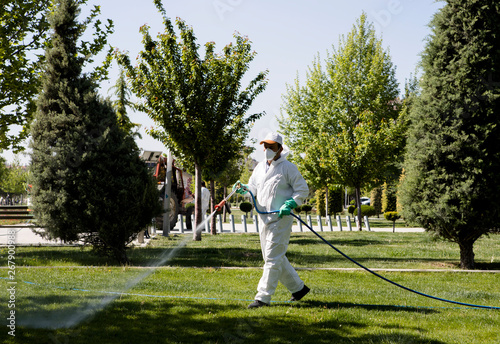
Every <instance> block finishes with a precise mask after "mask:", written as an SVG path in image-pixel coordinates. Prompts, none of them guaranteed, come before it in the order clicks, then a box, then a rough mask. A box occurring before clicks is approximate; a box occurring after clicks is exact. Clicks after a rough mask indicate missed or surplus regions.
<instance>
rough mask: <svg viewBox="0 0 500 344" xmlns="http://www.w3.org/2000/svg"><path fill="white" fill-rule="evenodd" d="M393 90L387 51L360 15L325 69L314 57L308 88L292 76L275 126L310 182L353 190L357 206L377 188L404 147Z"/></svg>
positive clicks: (401, 112)
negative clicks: (369, 189) (367, 189)
mask: <svg viewBox="0 0 500 344" xmlns="http://www.w3.org/2000/svg"><path fill="white" fill-rule="evenodd" d="M398 93H399V91H398V85H397V82H396V78H395V67H394V66H393V64H392V62H391V59H390V56H389V53H388V52H387V51H384V50H383V48H382V41H381V40H379V39H378V38H377V37H376V34H375V30H374V28H373V25H372V24H371V23H369V22H367V20H366V14H365V13H363V14H362V15H361V16H360V18H359V19H358V20H357V22H356V24H355V25H354V26H353V28H352V30H351V32H350V33H349V34H348V35H347V37H344V36H342V38H341V40H340V42H339V46H338V47H337V48H336V49H334V50H333V52H332V53H331V54H329V56H328V58H327V59H326V61H325V68H324V69H323V68H322V66H321V64H320V61H319V57H318V58H317V59H315V61H314V62H313V65H312V67H310V68H309V72H308V74H307V79H306V84H305V85H304V86H301V85H300V84H299V81H298V78H297V80H296V82H295V85H293V86H288V87H287V94H286V95H285V96H284V104H283V106H282V112H283V113H285V114H286V115H287V116H286V117H285V116H284V115H283V116H282V117H281V119H279V123H280V129H281V130H282V131H283V132H286V133H287V134H288V136H287V140H288V141H287V143H288V145H289V147H290V148H291V150H292V151H294V152H297V154H294V155H293V161H294V162H295V163H296V164H297V166H298V167H299V169H300V170H301V172H302V174H303V175H304V178H305V179H306V180H307V181H308V183H310V184H312V185H313V186H315V187H318V188H320V187H324V186H326V185H343V186H350V187H353V188H355V190H356V199H357V203H359V198H360V193H361V192H360V190H361V189H362V188H364V187H371V186H372V185H376V184H380V182H381V181H382V180H384V179H385V174H386V172H387V170H388V168H389V167H390V166H392V165H393V163H394V160H395V157H397V156H398V155H400V154H401V153H402V148H403V147H404V137H405V132H406V127H407V118H406V117H407V115H406V112H407V111H406V104H405V103H403V104H401V103H400V101H399V99H398ZM358 216H361V214H358ZM360 220H361V219H360ZM360 222H361V221H360Z"/></svg>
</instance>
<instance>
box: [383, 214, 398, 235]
mask: <svg viewBox="0 0 500 344" xmlns="http://www.w3.org/2000/svg"><path fill="white" fill-rule="evenodd" d="M384 217H385V219H386V220H388V221H392V231H393V232H394V231H395V230H396V220H399V219H400V218H401V215H399V214H398V212H397V211H387V212H385V213H384Z"/></svg>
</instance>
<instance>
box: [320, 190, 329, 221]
mask: <svg viewBox="0 0 500 344" xmlns="http://www.w3.org/2000/svg"><path fill="white" fill-rule="evenodd" d="M328 213H329V212H328V186H326V187H325V216H326V217H328ZM320 215H321V214H320Z"/></svg>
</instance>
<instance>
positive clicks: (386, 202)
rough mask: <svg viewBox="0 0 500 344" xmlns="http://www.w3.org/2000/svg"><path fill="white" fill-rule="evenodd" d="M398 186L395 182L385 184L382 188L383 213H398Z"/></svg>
mask: <svg viewBox="0 0 500 344" xmlns="http://www.w3.org/2000/svg"><path fill="white" fill-rule="evenodd" d="M396 203H397V186H396V183H395V182H390V183H387V182H386V183H384V186H383V188H382V212H383V213H385V212H388V211H396V210H397V209H396Z"/></svg>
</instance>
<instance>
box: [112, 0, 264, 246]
mask: <svg viewBox="0 0 500 344" xmlns="http://www.w3.org/2000/svg"><path fill="white" fill-rule="evenodd" d="M155 4H156V6H157V7H158V9H159V10H160V12H161V13H162V14H163V23H164V25H165V31H164V33H161V34H159V35H158V37H157V39H156V40H154V39H153V38H152V37H151V35H150V34H149V28H148V27H147V26H143V27H142V28H141V32H142V35H143V44H144V50H142V51H141V52H140V53H139V58H138V63H137V66H135V67H132V65H131V63H130V59H129V57H128V56H127V55H125V54H120V55H119V61H120V63H121V64H122V65H124V66H125V67H126V69H127V72H128V76H129V78H130V84H131V90H132V92H134V94H135V95H136V96H137V97H138V98H139V100H140V101H139V104H138V109H139V110H141V111H143V112H145V113H147V114H148V115H149V117H150V118H151V119H153V121H154V122H155V123H156V124H157V128H154V129H151V130H150V131H149V133H150V134H151V135H152V136H153V137H155V138H157V139H158V140H160V141H162V142H163V143H164V144H165V145H166V146H167V147H168V148H169V149H170V150H171V151H172V152H173V154H174V155H175V157H176V159H177V161H179V162H180V163H181V164H182V165H183V166H188V165H190V164H192V165H194V170H195V183H196V189H195V190H196V191H195V199H196V206H195V218H196V222H195V224H196V227H197V226H198V225H199V224H201V222H202V214H201V209H202V208H201V197H200V195H201V180H202V172H203V170H204V169H206V168H208V169H210V168H214V163H217V164H218V166H217V170H214V171H213V172H214V173H215V174H217V172H219V173H220V172H221V171H223V170H224V168H225V167H226V166H227V164H228V163H229V160H230V157H232V156H235V155H237V154H238V153H239V150H240V148H241V142H242V137H243V136H245V135H246V133H247V130H248V127H249V125H250V124H251V123H252V122H254V121H255V120H257V119H258V118H260V117H261V116H262V113H255V114H251V115H247V111H248V109H249V107H250V105H251V104H252V102H253V100H254V99H255V97H256V96H257V95H258V94H259V93H261V92H262V91H263V90H264V88H265V86H266V84H267V81H266V74H267V72H261V73H259V74H258V75H257V76H256V77H255V78H254V79H252V80H251V81H250V82H249V84H248V86H247V87H246V88H245V89H243V90H241V81H242V78H243V76H244V75H245V73H246V72H247V71H248V68H249V64H250V62H251V61H252V60H253V58H254V56H255V52H252V50H251V43H250V41H249V39H248V38H246V37H243V36H241V35H239V34H236V35H235V40H236V42H235V44H233V43H231V44H228V45H226V46H225V47H224V49H223V51H222V53H220V54H216V53H215V43H214V42H208V43H206V44H205V53H204V56H200V55H199V53H198V49H199V45H198V44H197V43H196V37H195V36H194V32H193V29H192V28H191V27H189V26H188V25H186V23H185V22H183V21H182V20H181V19H177V21H176V23H177V26H178V28H179V31H180V34H179V35H178V34H177V33H176V32H175V30H174V27H173V25H172V22H171V20H170V19H169V18H168V17H167V16H166V13H165V10H164V9H163V7H162V5H161V2H160V1H159V0H155ZM179 36H180V39H179ZM193 236H194V240H201V233H200V231H194V234H193Z"/></svg>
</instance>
